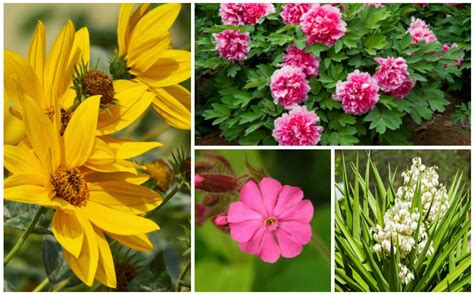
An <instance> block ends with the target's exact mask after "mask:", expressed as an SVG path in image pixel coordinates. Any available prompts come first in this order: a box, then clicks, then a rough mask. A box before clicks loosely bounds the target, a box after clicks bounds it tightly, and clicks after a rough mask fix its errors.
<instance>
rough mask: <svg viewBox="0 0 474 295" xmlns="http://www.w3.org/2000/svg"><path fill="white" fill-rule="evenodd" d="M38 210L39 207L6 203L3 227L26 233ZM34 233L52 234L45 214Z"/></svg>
mask: <svg viewBox="0 0 474 295" xmlns="http://www.w3.org/2000/svg"><path fill="white" fill-rule="evenodd" d="M38 208H39V206H37V205H31V204H24V203H18V202H11V201H5V207H4V223H3V225H4V226H6V227H10V228H14V229H18V230H22V231H24V230H25V229H26V227H27V226H28V225H29V224H30V222H31V220H32V219H33V217H34V215H35V214H36V212H37V211H38ZM33 232H34V233H38V234H52V233H51V231H50V230H49V220H48V218H47V217H46V215H45V214H43V215H42V216H41V217H40V219H39V220H38V222H37V223H36V226H35V229H34V230H33Z"/></svg>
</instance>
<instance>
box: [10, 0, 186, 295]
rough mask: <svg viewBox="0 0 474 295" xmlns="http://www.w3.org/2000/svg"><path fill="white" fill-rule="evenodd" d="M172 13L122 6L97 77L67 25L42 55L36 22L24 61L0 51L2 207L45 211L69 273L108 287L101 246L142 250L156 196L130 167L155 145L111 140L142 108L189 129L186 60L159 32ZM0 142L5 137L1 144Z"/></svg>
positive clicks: (173, 7)
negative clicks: (112, 49) (105, 67)
mask: <svg viewBox="0 0 474 295" xmlns="http://www.w3.org/2000/svg"><path fill="white" fill-rule="evenodd" d="M180 9H181V6H180V5H179V4H164V5H159V6H157V7H155V8H153V9H151V7H150V6H149V4H142V5H140V6H138V7H137V8H136V9H135V10H134V5H133V4H122V5H121V8H120V15H119V19H118V28H117V39H118V51H117V55H116V57H115V59H114V60H113V62H112V63H111V67H110V73H111V76H109V75H108V74H107V73H104V72H101V71H98V70H95V69H92V68H91V66H90V65H89V60H90V44H89V32H88V30H87V28H85V27H84V28H81V29H79V30H76V29H75V27H74V24H73V23H72V22H71V21H68V22H67V23H66V25H65V26H64V27H63V28H62V30H61V32H60V33H59V35H58V36H57V38H56V40H55V42H54V44H53V45H52V47H51V49H50V50H49V53H47V52H46V41H45V40H46V32H45V29H44V27H43V24H42V23H41V22H38V25H37V27H36V31H35V33H34V36H33V39H32V41H31V44H30V48H29V54H28V57H27V58H24V57H23V56H21V55H19V54H17V53H15V52H13V51H9V50H5V52H4V59H5V102H6V104H5V107H6V109H7V108H8V109H9V112H8V114H7V115H6V126H5V134H6V137H5V143H6V145H5V147H4V150H5V160H4V163H5V168H6V169H7V170H8V172H9V176H8V177H7V178H6V179H5V188H4V196H5V199H6V200H10V201H16V202H22V203H29V204H37V205H40V206H44V207H48V208H52V209H53V210H54V215H53V219H52V232H53V234H54V236H55V238H56V239H57V241H58V242H59V243H60V244H61V246H62V247H63V249H64V257H65V259H66V261H67V263H68V264H69V266H70V268H71V269H72V271H73V272H74V273H75V274H76V275H77V277H78V278H80V279H81V280H82V281H83V282H84V283H85V284H87V285H89V286H92V284H93V283H94V279H97V280H98V281H99V282H101V283H102V284H104V285H106V286H109V287H111V288H115V287H116V285H117V280H116V274H115V268H114V261H113V257H112V253H111V250H110V246H109V244H108V241H107V238H106V237H109V238H111V239H114V240H116V241H117V242H119V243H121V244H123V245H125V246H127V247H129V248H132V249H135V250H139V251H151V250H152V249H153V245H152V243H151V242H150V240H149V239H148V237H147V233H150V232H152V231H155V230H158V229H159V227H158V225H156V224H155V223H154V222H153V221H151V220H149V219H147V218H145V217H143V216H144V215H145V214H146V213H147V212H149V211H150V210H153V209H154V208H156V207H158V206H160V204H161V203H162V197H161V195H160V194H158V193H157V192H156V191H154V190H151V189H148V188H146V187H144V186H142V184H143V183H144V182H145V181H147V180H148V176H147V175H145V174H143V173H140V170H142V169H144V167H143V166H140V165H138V164H136V163H134V162H132V161H130V159H131V158H133V157H136V156H139V155H141V154H143V153H145V152H148V151H150V150H152V149H155V148H157V147H160V146H161V143H158V142H134V141H128V140H122V139H119V138H117V137H115V136H114V135H113V134H114V133H115V132H117V131H120V130H122V129H124V128H126V127H127V126H129V125H130V124H131V123H133V122H134V121H135V120H137V119H138V118H139V117H140V116H141V115H143V114H144V112H145V111H147V110H148V109H149V108H150V106H151V107H152V108H153V109H154V110H156V111H157V112H158V113H159V114H160V115H161V116H162V117H163V119H164V120H165V121H166V122H167V123H168V124H170V125H171V126H173V127H175V128H179V129H190V119H191V118H190V117H191V116H190V93H189V91H188V90H186V89H185V88H184V87H182V86H180V85H179V83H181V82H183V81H185V80H186V79H188V78H189V77H190V72H191V71H190V52H188V51H183V50H174V49H172V47H171V43H170V42H171V37H170V33H169V29H170V27H171V25H172V24H173V23H174V21H175V19H176V17H177V16H178V13H179V11H180ZM9 134H10V135H9Z"/></svg>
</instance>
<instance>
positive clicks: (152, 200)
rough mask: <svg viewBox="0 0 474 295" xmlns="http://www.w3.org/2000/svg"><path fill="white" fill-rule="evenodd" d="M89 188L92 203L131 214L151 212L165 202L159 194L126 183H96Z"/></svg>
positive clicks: (90, 184)
mask: <svg viewBox="0 0 474 295" xmlns="http://www.w3.org/2000/svg"><path fill="white" fill-rule="evenodd" d="M88 187H89V192H90V200H91V201H94V202H96V203H99V204H102V205H104V206H108V207H110V208H112V209H115V210H118V211H122V212H126V213H131V214H143V213H146V212H148V211H151V210H153V209H154V208H156V207H158V206H159V205H160V204H161V203H162V201H163V198H162V197H161V195H160V194H158V193H157V192H155V191H153V190H151V189H149V188H146V187H143V186H140V185H134V184H130V183H126V182H119V181H103V182H95V183H89V184H88Z"/></svg>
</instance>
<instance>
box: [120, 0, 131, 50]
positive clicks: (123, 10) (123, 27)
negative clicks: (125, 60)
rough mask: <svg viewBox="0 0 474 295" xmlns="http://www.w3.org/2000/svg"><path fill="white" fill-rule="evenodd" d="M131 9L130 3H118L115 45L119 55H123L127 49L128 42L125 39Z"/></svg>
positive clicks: (128, 28) (128, 29)
mask: <svg viewBox="0 0 474 295" xmlns="http://www.w3.org/2000/svg"><path fill="white" fill-rule="evenodd" d="M132 10H133V4H132V3H122V4H121V5H120V13H119V17H118V24H117V45H118V55H119V57H122V56H124V55H125V53H126V52H127V49H128V43H127V41H126V40H127V38H128V36H129V34H130V27H129V22H130V14H131V13H132Z"/></svg>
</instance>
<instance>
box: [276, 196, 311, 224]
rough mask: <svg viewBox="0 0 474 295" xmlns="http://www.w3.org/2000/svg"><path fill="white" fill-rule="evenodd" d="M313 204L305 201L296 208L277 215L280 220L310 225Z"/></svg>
mask: <svg viewBox="0 0 474 295" xmlns="http://www.w3.org/2000/svg"><path fill="white" fill-rule="evenodd" d="M313 211H314V209H313V204H311V201H310V200H303V201H301V202H300V203H298V204H297V205H296V206H293V207H292V208H290V209H288V210H286V211H284V212H282V213H281V214H280V215H277V217H278V220H288V221H289V220H293V221H299V222H301V223H308V222H310V221H311V219H312V218H313Z"/></svg>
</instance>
